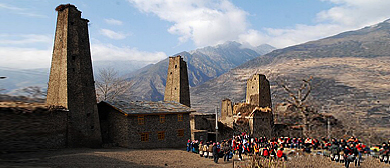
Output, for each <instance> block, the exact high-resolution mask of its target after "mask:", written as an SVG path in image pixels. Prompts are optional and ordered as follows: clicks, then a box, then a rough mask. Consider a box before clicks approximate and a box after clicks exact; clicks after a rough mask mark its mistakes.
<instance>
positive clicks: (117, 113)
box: [98, 101, 194, 148]
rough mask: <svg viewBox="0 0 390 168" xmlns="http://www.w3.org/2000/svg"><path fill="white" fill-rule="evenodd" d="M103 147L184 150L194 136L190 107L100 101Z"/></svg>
mask: <svg viewBox="0 0 390 168" xmlns="http://www.w3.org/2000/svg"><path fill="white" fill-rule="evenodd" d="M98 108H99V115H100V125H101V128H102V137H103V143H104V144H112V143H116V144H117V145H119V146H121V147H126V148H172V147H183V145H184V144H186V142H187V139H189V137H190V136H191V135H190V134H191V131H190V116H189V114H190V113H191V112H194V111H193V110H192V109H191V108H189V107H187V106H185V105H182V104H180V103H177V102H167V101H164V102H162V101H159V102H151V101H136V102H124V101H117V102H100V103H99V104H98Z"/></svg>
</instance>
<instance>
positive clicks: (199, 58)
mask: <svg viewBox="0 0 390 168" xmlns="http://www.w3.org/2000/svg"><path fill="white" fill-rule="evenodd" d="M273 49H275V48H273V47H272V46H269V45H262V46H259V47H257V48H256V50H257V51H255V50H253V49H249V48H245V47H243V46H242V45H241V44H240V43H237V42H226V43H224V44H220V45H217V46H209V47H204V48H200V49H196V50H193V51H190V52H185V51H184V52H181V53H178V54H175V55H174V56H177V55H181V56H182V57H183V59H184V61H186V62H187V67H188V78H189V84H190V87H195V86H197V85H200V84H202V83H204V82H206V81H208V80H210V79H213V78H215V77H217V76H220V75H222V74H223V73H225V72H227V71H228V70H230V69H232V68H234V67H236V66H238V65H240V64H242V63H244V62H246V61H249V60H251V59H253V58H256V57H257V56H259V55H261V54H264V53H268V52H270V51H272V50H273ZM167 71H168V58H167V59H164V60H162V61H160V62H158V63H156V64H154V65H150V66H148V67H145V68H142V69H140V70H138V71H137V72H136V73H133V74H132V75H128V77H129V79H130V80H131V81H132V83H133V86H132V88H131V91H132V95H133V97H132V99H134V100H153V101H157V100H162V99H163V98H164V89H165V82H166V76H167Z"/></svg>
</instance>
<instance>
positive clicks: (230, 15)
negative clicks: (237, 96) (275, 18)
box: [128, 0, 248, 47]
mask: <svg viewBox="0 0 390 168" xmlns="http://www.w3.org/2000/svg"><path fill="white" fill-rule="evenodd" d="M128 1H129V2H130V3H132V4H133V5H134V6H135V7H137V8H138V9H139V10H140V11H142V12H145V13H153V14H155V15H157V16H158V17H159V18H161V19H162V20H166V21H169V22H172V23H173V25H172V26H171V27H170V28H169V29H168V32H169V33H171V34H175V35H178V36H179V38H178V40H179V41H180V42H182V43H184V42H186V41H188V40H192V41H193V42H194V43H195V45H197V46H198V47H202V46H207V45H214V44H218V43H223V42H225V41H228V40H236V39H237V38H238V36H239V34H242V33H244V32H245V31H246V29H247V26H248V23H247V20H246V16H247V15H248V13H247V12H245V11H243V10H242V9H239V8H238V7H236V6H234V5H233V4H232V3H231V2H230V1H228V0H185V1H180V0H176V1H172V0H148V1H143V0H128Z"/></svg>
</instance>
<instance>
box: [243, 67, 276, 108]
mask: <svg viewBox="0 0 390 168" xmlns="http://www.w3.org/2000/svg"><path fill="white" fill-rule="evenodd" d="M246 103H248V104H253V105H257V106H259V107H272V102H271V91H270V85H269V81H268V80H267V78H266V77H265V75H262V74H255V75H253V76H252V77H251V78H249V79H248V81H247V88H246Z"/></svg>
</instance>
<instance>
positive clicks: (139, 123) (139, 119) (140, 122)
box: [138, 116, 145, 125]
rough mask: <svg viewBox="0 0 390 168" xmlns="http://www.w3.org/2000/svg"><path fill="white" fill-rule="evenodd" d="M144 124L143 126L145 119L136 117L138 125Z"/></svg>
mask: <svg viewBox="0 0 390 168" xmlns="http://www.w3.org/2000/svg"><path fill="white" fill-rule="evenodd" d="M144 124H145V117H144V116H138V125H144Z"/></svg>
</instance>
